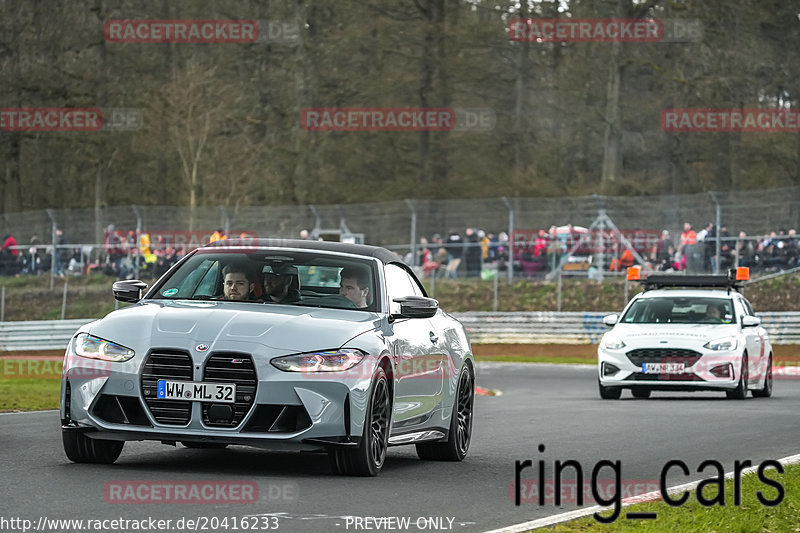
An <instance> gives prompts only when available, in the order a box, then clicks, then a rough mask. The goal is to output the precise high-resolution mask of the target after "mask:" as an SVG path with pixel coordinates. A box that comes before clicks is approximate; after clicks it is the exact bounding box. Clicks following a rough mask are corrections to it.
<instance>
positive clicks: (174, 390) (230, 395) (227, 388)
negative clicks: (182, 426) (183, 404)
mask: <svg viewBox="0 0 800 533" xmlns="http://www.w3.org/2000/svg"><path fill="white" fill-rule="evenodd" d="M157 397H158V398H159V399H162V400H189V401H192V402H218V403H233V402H235V401H236V384H235V383H202V382H198V381H168V380H166V379H160V380H158V395H157Z"/></svg>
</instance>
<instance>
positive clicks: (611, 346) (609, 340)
mask: <svg viewBox="0 0 800 533" xmlns="http://www.w3.org/2000/svg"><path fill="white" fill-rule="evenodd" d="M600 347H601V348H603V349H606V350H621V349H622V348H624V347H625V343H624V342H622V339H619V338H617V337H604V338H603V342H602V343H601V344H600Z"/></svg>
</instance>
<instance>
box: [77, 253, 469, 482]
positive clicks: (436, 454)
mask: <svg viewBox="0 0 800 533" xmlns="http://www.w3.org/2000/svg"><path fill="white" fill-rule="evenodd" d="M112 291H113V294H114V297H115V298H116V299H117V300H120V301H123V302H128V303H130V304H132V305H128V306H126V307H123V308H122V309H119V310H117V311H114V312H112V313H110V314H109V315H107V316H106V317H105V318H103V319H101V320H97V321H95V322H92V323H90V324H87V325H86V326H84V327H82V328H81V329H80V330H79V331H78V332H77V333H76V334H75V335H74V337H73V338H72V340H71V341H70V344H69V346H68V348H67V351H66V354H65V361H64V372H63V380H62V387H61V427H62V437H63V444H64V450H65V452H66V455H67V457H68V458H69V459H70V460H72V461H75V462H83V463H113V462H114V461H116V460H117V458H118V457H119V456H120V454H121V453H122V449H123V446H124V444H125V441H129V440H154V441H160V442H163V443H165V444H171V445H176V444H177V443H178V442H180V443H182V444H183V445H185V446H188V447H197V448H203V447H206V448H224V447H225V446H227V445H248V446H255V447H259V448H264V449H267V450H276V451H286V450H296V451H320V452H327V453H328V456H329V458H330V461H331V465H332V467H333V470H334V471H335V472H337V473H340V474H348V475H362V476H374V475H377V473H378V472H379V471H380V470H381V467H382V466H383V464H384V461H385V458H386V452H387V448H388V447H389V446H393V445H401V444H414V445H415V446H416V450H417V454H418V456H419V457H420V458H421V459H423V460H445V461H460V460H462V459H464V457H465V456H466V454H467V451H468V449H469V444H470V437H471V435H472V419H473V400H474V388H475V387H474V384H475V368H474V360H473V356H472V352H471V348H470V344H469V340H468V338H467V335H466V332H465V330H464V327H463V326H462V325H461V324H460V323H459V322H458V321H457V320H455V319H454V318H453V317H451V316H450V315H448V314H447V313H445V312H444V311H442V310H441V309H440V308H439V305H438V302H437V301H436V300H433V299H431V298H428V297H427V295H426V293H425V289H424V288H423V287H422V285H421V284H420V282H419V280H418V279H417V277H416V276H415V275H414V273H413V272H412V271H411V270H410V269H409V267H407V266H406V265H405V264H403V263H402V262H401V261H400V259H399V258H398V256H397V255H395V254H394V253H392V252H390V251H388V250H386V249H384V248H378V247H372V246H364V245H354V244H341V243H331V242H317V241H292V240H222V241H217V242H215V243H213V244H211V245H208V246H206V247H203V248H199V249H197V250H194V251H193V252H191V253H189V254H187V255H186V257H184V258H183V259H182V260H181V261H180V262H179V263H178V264H176V265H175V266H174V267H173V268H171V269H170V270H169V271H168V272H167V273H166V274H165V275H164V276H163V277H162V278H161V279H159V280H158V281H156V282H155V283H154V285H153V286H152V287H151V288H149V290H148V288H147V285H146V284H145V283H143V282H141V281H137V280H128V281H118V282H116V283H114V287H113V289H112Z"/></svg>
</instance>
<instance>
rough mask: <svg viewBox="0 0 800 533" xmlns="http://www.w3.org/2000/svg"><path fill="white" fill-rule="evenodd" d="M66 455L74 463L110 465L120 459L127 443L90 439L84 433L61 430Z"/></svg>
mask: <svg viewBox="0 0 800 533" xmlns="http://www.w3.org/2000/svg"><path fill="white" fill-rule="evenodd" d="M61 442H62V444H63V445H64V453H66V454H67V458H68V459H69V460H70V461H72V462H73V463H95V464H107V465H110V464H112V463H113V462H114V461H116V460H117V459H118V458H119V455H120V454H121V453H122V448H123V447H124V446H125V441H121V440H120V441H117V440H98V439H90V438H89V437H87V436H86V435H85V434H84V433H83V432H82V431H76V430H73V429H62V430H61Z"/></svg>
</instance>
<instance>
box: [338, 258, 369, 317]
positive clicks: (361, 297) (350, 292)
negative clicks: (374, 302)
mask: <svg viewBox="0 0 800 533" xmlns="http://www.w3.org/2000/svg"><path fill="white" fill-rule="evenodd" d="M339 278H340V280H341V281H340V282H339V294H340V295H342V296H344V297H345V298H347V299H348V300H350V301H351V302H353V305H355V306H356V308H357V309H366V308H367V307H368V306H369V302H368V300H369V286H370V283H369V281H370V279H369V278H370V276H369V272H367V271H366V270H364V269H360V268H355V267H345V268H343V269H342V271H341V272H339Z"/></svg>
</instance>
